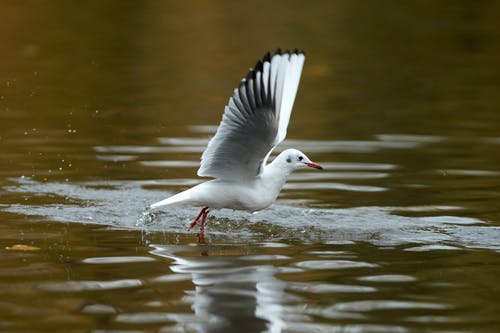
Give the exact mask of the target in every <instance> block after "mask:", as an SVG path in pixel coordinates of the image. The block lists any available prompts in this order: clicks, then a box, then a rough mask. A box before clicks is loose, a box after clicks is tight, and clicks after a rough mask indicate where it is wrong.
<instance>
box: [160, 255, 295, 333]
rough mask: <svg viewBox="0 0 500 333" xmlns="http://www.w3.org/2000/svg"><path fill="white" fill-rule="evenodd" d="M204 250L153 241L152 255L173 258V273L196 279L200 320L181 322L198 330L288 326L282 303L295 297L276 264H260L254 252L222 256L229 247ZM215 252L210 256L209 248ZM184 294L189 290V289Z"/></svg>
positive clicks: (193, 302)
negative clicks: (288, 290)
mask: <svg viewBox="0 0 500 333" xmlns="http://www.w3.org/2000/svg"><path fill="white" fill-rule="evenodd" d="M210 247H211V248H212V249H204V250H203V251H202V253H201V255H202V256H204V257H200V253H199V248H200V247H199V246H191V247H190V246H168V245H167V246H164V245H161V246H155V249H154V250H153V251H151V254H153V255H155V256H161V257H164V258H169V259H170V260H172V261H173V262H172V264H171V265H170V269H171V270H172V272H173V273H175V274H190V275H191V279H192V282H193V284H194V286H195V287H194V293H193V294H192V297H186V300H187V301H188V302H190V303H191V308H192V309H193V311H194V312H195V315H196V318H197V319H200V321H196V323H193V322H192V321H191V323H186V322H181V321H182V318H179V321H178V323H177V325H179V326H182V327H185V326H186V325H189V326H194V327H193V328H194V329H196V330H198V331H200V332H280V331H281V330H282V329H283V327H284V318H283V314H284V313H283V312H284V309H283V305H282V304H283V302H284V301H285V300H286V301H289V300H290V299H292V296H291V295H289V294H287V293H286V292H285V283H284V282H283V281H280V280H279V279H277V278H276V277H275V274H276V273H277V272H278V269H277V268H276V267H274V266H272V265H261V264H257V263H256V262H255V261H253V260H249V259H251V258H252V257H251V256H250V257H248V256H233V255H220V254H221V253H224V252H226V253H231V252H232V249H231V248H228V247H227V246H220V247H217V246H215V245H210ZM209 251H210V252H211V253H213V252H216V254H217V255H215V256H208V252H209ZM185 293H186V294H190V293H191V291H188V290H185Z"/></svg>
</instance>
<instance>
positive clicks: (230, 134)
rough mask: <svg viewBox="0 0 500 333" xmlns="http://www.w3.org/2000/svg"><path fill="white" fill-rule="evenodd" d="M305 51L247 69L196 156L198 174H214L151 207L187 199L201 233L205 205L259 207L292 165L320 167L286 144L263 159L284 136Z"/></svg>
mask: <svg viewBox="0 0 500 333" xmlns="http://www.w3.org/2000/svg"><path fill="white" fill-rule="evenodd" d="M304 59H305V56H304V53H303V52H301V51H298V50H297V49H295V50H294V51H293V52H288V51H286V52H283V53H282V52H281V51H280V49H278V50H277V51H276V52H275V53H274V54H273V55H272V56H271V55H270V54H269V52H268V53H267V54H266V55H265V56H264V58H263V59H262V60H260V61H259V62H257V64H256V66H255V68H254V69H250V71H249V73H248V75H247V76H246V78H244V79H243V80H241V83H240V85H239V87H238V88H236V89H235V90H234V94H233V96H232V97H231V98H230V99H229V103H228V105H227V106H226V108H225V110H224V114H223V116H222V121H221V123H220V125H219V127H218V128H217V132H216V133H215V136H214V137H213V138H212V139H211V140H210V142H209V143H208V146H207V148H206V149H205V151H204V152H203V154H202V156H201V165H200V168H199V169H198V176H202V177H213V178H215V179H212V180H209V181H206V182H204V183H201V184H199V185H196V186H194V187H192V188H190V189H188V190H186V191H183V192H180V193H178V194H175V195H173V196H171V197H169V198H167V199H164V200H162V201H159V202H156V203H154V204H152V205H151V208H157V207H160V206H165V205H174V204H188V205H194V206H201V207H203V208H202V210H201V212H200V213H199V214H198V216H197V217H196V219H195V220H194V221H193V222H192V223H191V224H190V226H189V229H191V228H193V227H194V226H195V225H196V224H197V222H198V221H199V220H200V218H201V224H200V232H203V230H204V226H205V220H206V218H207V216H208V213H209V209H219V208H230V209H239V210H248V211H251V212H254V211H258V210H261V209H264V208H267V207H269V206H270V205H271V204H272V203H273V202H274V201H276V198H277V197H278V194H279V193H280V191H281V188H282V187H283V185H284V184H285V182H286V180H287V178H288V176H289V175H290V174H291V173H292V172H293V171H294V170H296V169H300V168H308V167H309V168H315V169H322V167H321V166H320V165H319V164H317V163H314V162H311V160H309V158H307V156H306V155H305V154H304V153H302V152H300V151H299V150H296V149H287V150H285V151H283V152H282V153H280V154H279V155H278V156H277V157H276V158H275V159H274V160H273V161H272V162H271V163H269V164H267V163H266V162H267V159H268V158H269V155H270V154H271V152H272V151H273V149H274V148H275V147H276V146H277V145H278V144H279V143H281V142H282V141H283V140H284V139H285V137H286V131H287V127H288V122H289V120H290V114H291V112H292V107H293V103H294V101H295V95H296V94H297V88H298V86H299V81H300V76H301V73H302V66H303V64H304Z"/></svg>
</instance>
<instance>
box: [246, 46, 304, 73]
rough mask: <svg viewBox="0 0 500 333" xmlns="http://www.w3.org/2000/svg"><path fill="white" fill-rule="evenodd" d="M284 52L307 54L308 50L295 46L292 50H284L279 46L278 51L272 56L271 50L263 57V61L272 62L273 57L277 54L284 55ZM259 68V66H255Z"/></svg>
mask: <svg viewBox="0 0 500 333" xmlns="http://www.w3.org/2000/svg"><path fill="white" fill-rule="evenodd" d="M283 54H288V55H292V54H296V55H300V54H302V55H306V52H305V51H304V50H300V49H298V48H294V49H293V50H292V51H290V50H288V49H286V50H285V51H282V50H281V48H279V47H278V48H277V49H276V51H274V53H273V55H272V56H271V53H270V52H267V53H266V54H265V55H264V57H263V58H262V62H271V58H272V57H274V56H275V55H283ZM255 68H257V66H255Z"/></svg>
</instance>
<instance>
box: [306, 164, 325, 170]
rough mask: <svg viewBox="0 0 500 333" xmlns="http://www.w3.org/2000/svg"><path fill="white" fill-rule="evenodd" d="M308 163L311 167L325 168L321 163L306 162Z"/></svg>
mask: <svg viewBox="0 0 500 333" xmlns="http://www.w3.org/2000/svg"><path fill="white" fill-rule="evenodd" d="M306 165H307V166H308V167H310V168H314V169H319V170H323V167H322V166H321V165H319V164H318V163H314V162H310V163H306Z"/></svg>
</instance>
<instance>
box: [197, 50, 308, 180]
mask: <svg viewBox="0 0 500 333" xmlns="http://www.w3.org/2000/svg"><path fill="white" fill-rule="evenodd" d="M304 59H305V57H304V53H303V52H300V51H298V50H294V51H293V52H288V51H286V52H283V53H282V52H281V51H280V50H279V49H278V50H277V51H276V53H275V54H274V55H273V56H272V57H271V55H270V54H269V53H267V54H266V55H265V56H264V58H263V59H262V60H260V61H259V62H258V63H257V65H256V66H255V68H254V69H250V71H249V73H248V75H247V76H246V78H244V79H243V80H242V81H241V83H240V85H239V87H238V88H236V89H235V90H234V94H233V96H232V97H231V98H230V99H229V103H228V105H227V106H226V108H225V110H224V114H223V116H222V121H221V123H220V125H219V127H218V129H217V132H216V133H215V136H214V137H213V138H212V139H211V140H210V142H209V143H208V146H207V148H206V149H205V151H204V152H203V154H202V156H201V166H200V168H199V169H198V176H207V177H214V178H219V179H225V180H241V179H251V178H254V177H256V176H258V175H259V174H260V173H261V172H262V169H263V165H265V163H266V160H267V158H268V156H269V154H270V153H271V151H272V150H273V148H274V147H275V146H276V145H278V144H279V143H280V142H282V141H283V140H284V139H285V137H286V129H287V127H288V121H289V120H290V114H291V112H292V107H293V102H294V100H295V95H296V94H297V88H298V86H299V81H300V75H301V73H302V66H303V65H304Z"/></svg>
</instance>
